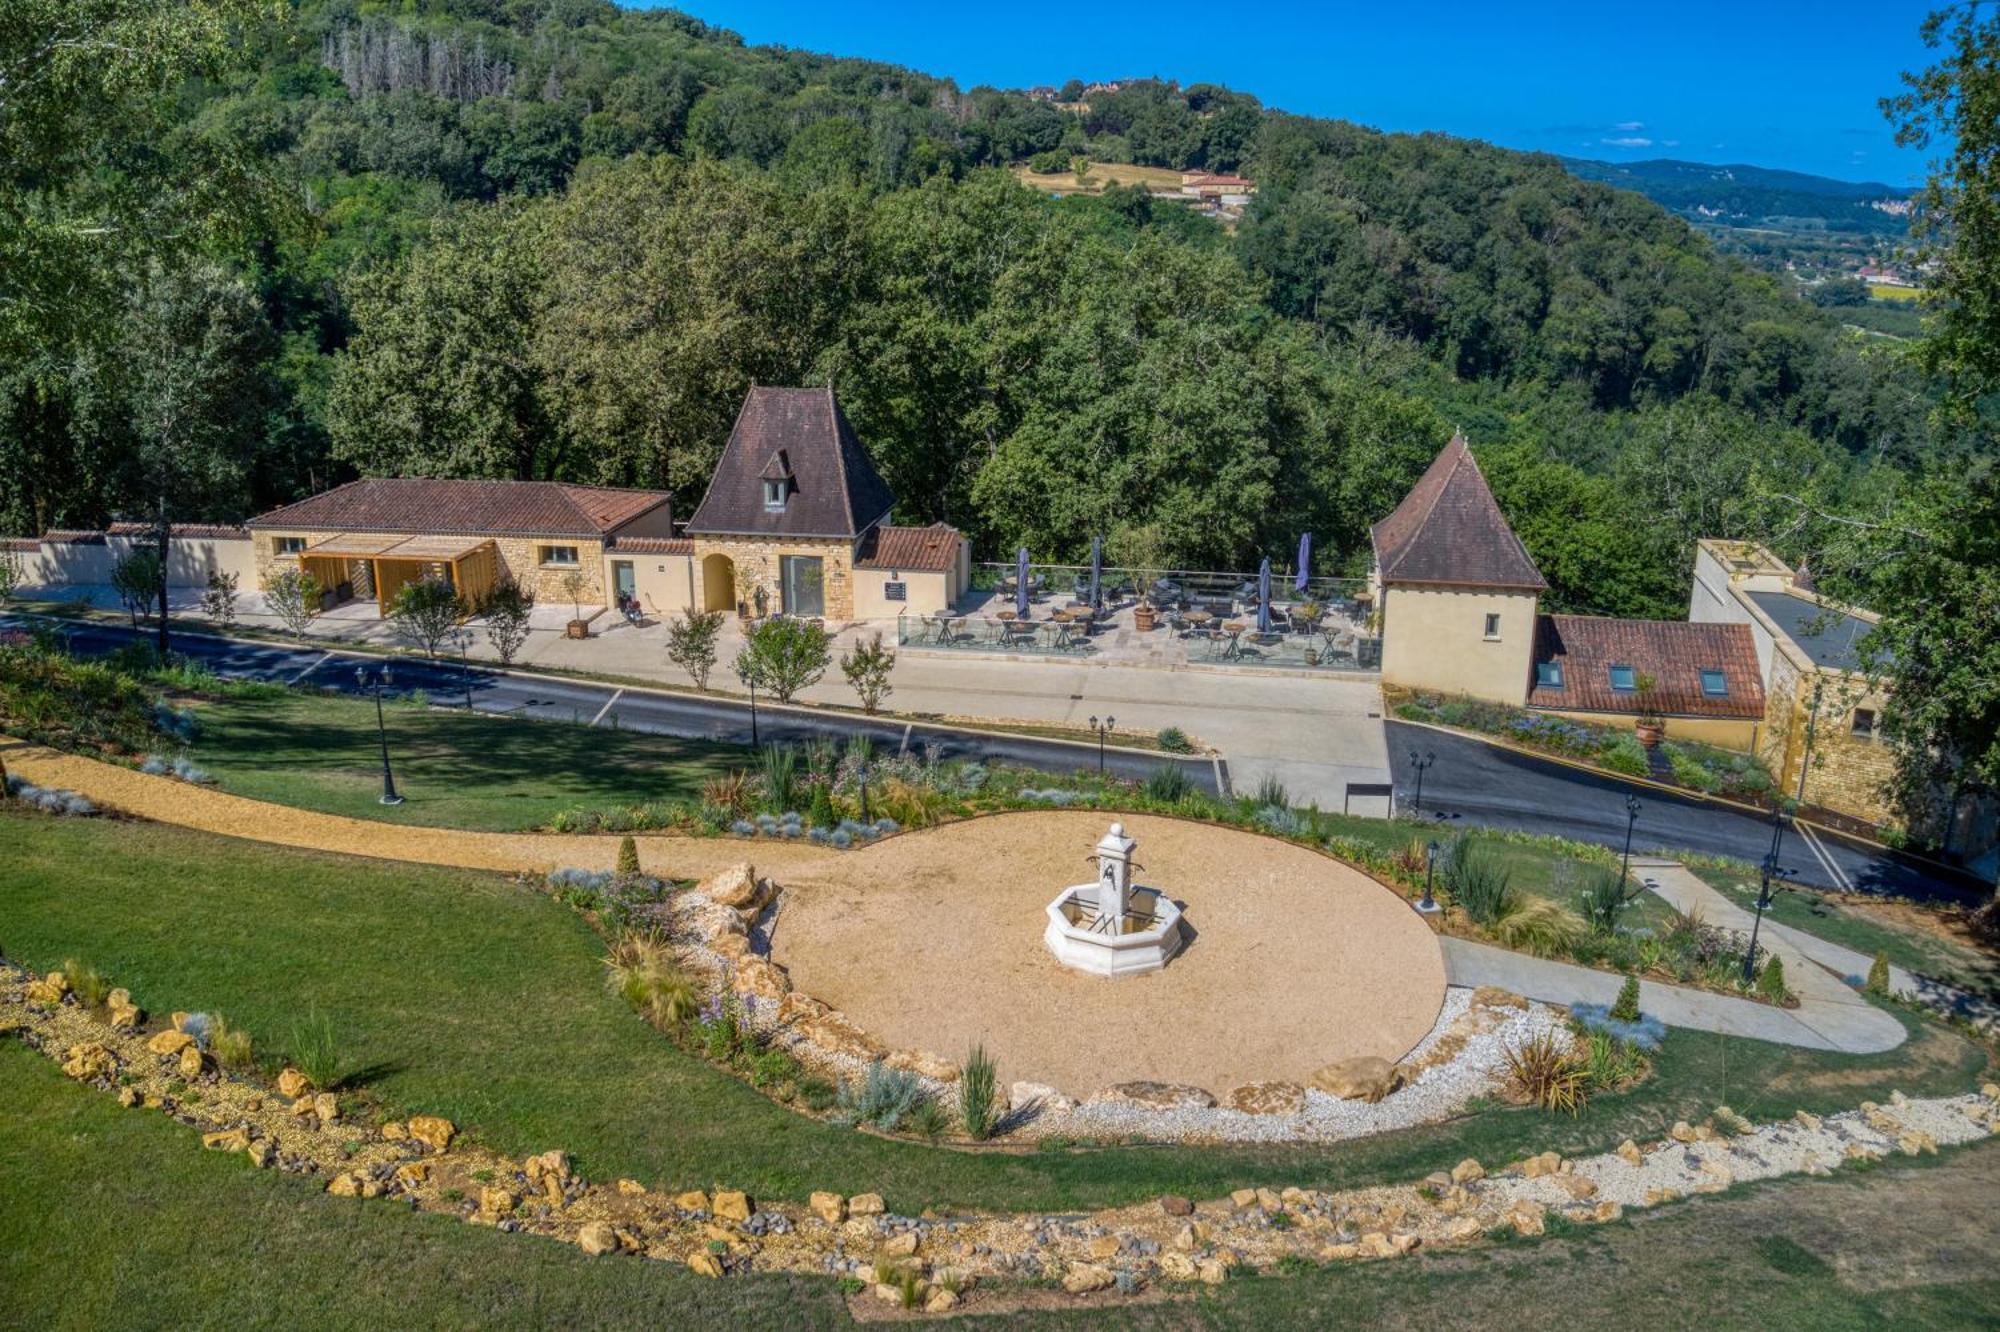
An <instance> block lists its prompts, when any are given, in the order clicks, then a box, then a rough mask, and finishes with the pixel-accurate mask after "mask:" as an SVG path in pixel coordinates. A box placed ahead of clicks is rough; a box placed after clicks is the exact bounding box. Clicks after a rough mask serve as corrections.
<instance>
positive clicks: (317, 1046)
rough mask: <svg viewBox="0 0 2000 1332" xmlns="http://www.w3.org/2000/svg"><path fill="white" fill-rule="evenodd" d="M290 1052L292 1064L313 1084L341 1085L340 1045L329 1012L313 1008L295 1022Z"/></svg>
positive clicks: (317, 1085) (327, 1086)
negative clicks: (328, 1015) (327, 1014)
mask: <svg viewBox="0 0 2000 1332" xmlns="http://www.w3.org/2000/svg"><path fill="white" fill-rule="evenodd" d="M290 1053H291V1057H292V1065H293V1067H295V1068H297V1069H298V1070H299V1072H301V1073H303V1074H305V1075H306V1080H307V1081H309V1082H311V1083H312V1085H313V1086H315V1087H319V1088H322V1089H324V1090H329V1091H330V1090H332V1089H333V1088H334V1087H335V1086H337V1085H339V1082H340V1071H341V1063H340V1047H339V1045H338V1044H337V1043H336V1042H335V1040H334V1035H333V1023H332V1022H331V1021H330V1020H329V1019H328V1018H327V1016H326V1014H324V1013H322V1012H320V1011H319V1010H318V1009H314V1010H312V1011H311V1012H309V1013H307V1014H306V1015H305V1016H304V1017H302V1018H300V1019H299V1020H298V1021H296V1022H294V1023H293V1024H292V1045H291V1051H290Z"/></svg>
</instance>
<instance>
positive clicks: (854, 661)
mask: <svg viewBox="0 0 2000 1332" xmlns="http://www.w3.org/2000/svg"><path fill="white" fill-rule="evenodd" d="M895 669H896V650H895V649H894V648H891V647H884V646H883V645H882V635H881V633H880V632H879V631H877V633H876V634H875V636H874V637H873V638H871V639H870V640H868V641H867V642H865V643H860V642H857V643H856V644H855V645H854V647H853V648H852V649H851V650H849V651H848V652H847V653H846V654H844V655H843V656H842V657H841V659H840V673H841V674H842V675H844V676H846V677H847V683H848V686H849V687H850V688H852V689H853V690H854V694H855V697H857V698H859V699H860V700H861V710H862V711H863V712H866V713H869V714H870V715H873V714H874V713H875V712H876V711H877V710H878V709H879V708H881V706H882V700H883V699H885V698H887V697H889V695H890V694H892V693H894V692H895V689H894V688H893V687H892V686H891V685H890V683H889V676H890V675H891V674H892V673H893V672H894V671H895Z"/></svg>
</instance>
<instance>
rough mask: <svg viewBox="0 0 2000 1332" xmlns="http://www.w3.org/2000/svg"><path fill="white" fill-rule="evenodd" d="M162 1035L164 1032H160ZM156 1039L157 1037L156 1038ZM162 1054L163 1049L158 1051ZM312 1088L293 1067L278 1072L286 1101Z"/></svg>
mask: <svg viewBox="0 0 2000 1332" xmlns="http://www.w3.org/2000/svg"><path fill="white" fill-rule="evenodd" d="M161 1034H162V1035H164V1034H165V1033H164V1032H163V1033H161ZM156 1039H157V1038H156ZM160 1053H162V1054H164V1053H166V1052H165V1051H160ZM311 1090H312V1079H310V1078H308V1077H307V1076H306V1075H305V1074H303V1073H301V1072H299V1071H298V1070H297V1069H295V1068H288V1069H286V1070H285V1071H284V1072H282V1073H280V1074H278V1095H280V1096H282V1097H284V1098H285V1099H286V1100H288V1101H296V1100H298V1099H299V1097H301V1096H304V1095H305V1094H306V1093H307V1092H309V1091H311Z"/></svg>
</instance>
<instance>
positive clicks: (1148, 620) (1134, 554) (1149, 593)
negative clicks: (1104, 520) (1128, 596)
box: [1105, 524, 1164, 634]
mask: <svg viewBox="0 0 2000 1332" xmlns="http://www.w3.org/2000/svg"><path fill="white" fill-rule="evenodd" d="M1163 544H1164V543H1163V542H1162V540H1161V538H1160V529H1159V528H1157V527H1155V526H1153V525H1151V524H1147V525H1145V526H1141V527H1121V528H1119V529H1118V530H1117V531H1115V532H1113V533H1112V534H1111V540H1109V541H1107V542H1106V543H1105V545H1106V546H1107V547H1108V548H1109V550H1110V553H1111V558H1112V561H1113V562H1114V563H1116V564H1120V565H1123V566H1124V567H1126V568H1128V569H1130V570H1131V571H1132V586H1133V589H1134V590H1135V591H1137V592H1138V594H1139V604H1138V605H1137V606H1135V607H1133V608H1132V627H1133V628H1134V629H1136V630H1138V631H1139V632H1140V633H1142V634H1150V633H1152V632H1153V627H1154V625H1156V624H1158V623H1159V612H1158V610H1157V609H1156V608H1155V607H1154V605H1153V584H1155V583H1157V582H1158V581H1159V580H1160V561H1161V547H1162V545H1163Z"/></svg>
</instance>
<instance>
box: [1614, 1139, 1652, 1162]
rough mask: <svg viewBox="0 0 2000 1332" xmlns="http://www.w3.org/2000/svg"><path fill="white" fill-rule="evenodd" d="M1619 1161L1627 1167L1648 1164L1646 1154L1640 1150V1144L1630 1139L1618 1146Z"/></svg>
mask: <svg viewBox="0 0 2000 1332" xmlns="http://www.w3.org/2000/svg"><path fill="white" fill-rule="evenodd" d="M1617 1154H1618V1159H1619V1160H1621V1161H1623V1162H1625V1164H1627V1165H1635V1166H1636V1165H1644V1164H1646V1154H1645V1153H1644V1152H1642V1151H1640V1150H1639V1144H1638V1143H1636V1142H1633V1141H1632V1140H1631V1139H1630V1138H1627V1139H1625V1141H1623V1142H1621V1143H1619V1144H1618V1153H1617Z"/></svg>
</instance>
